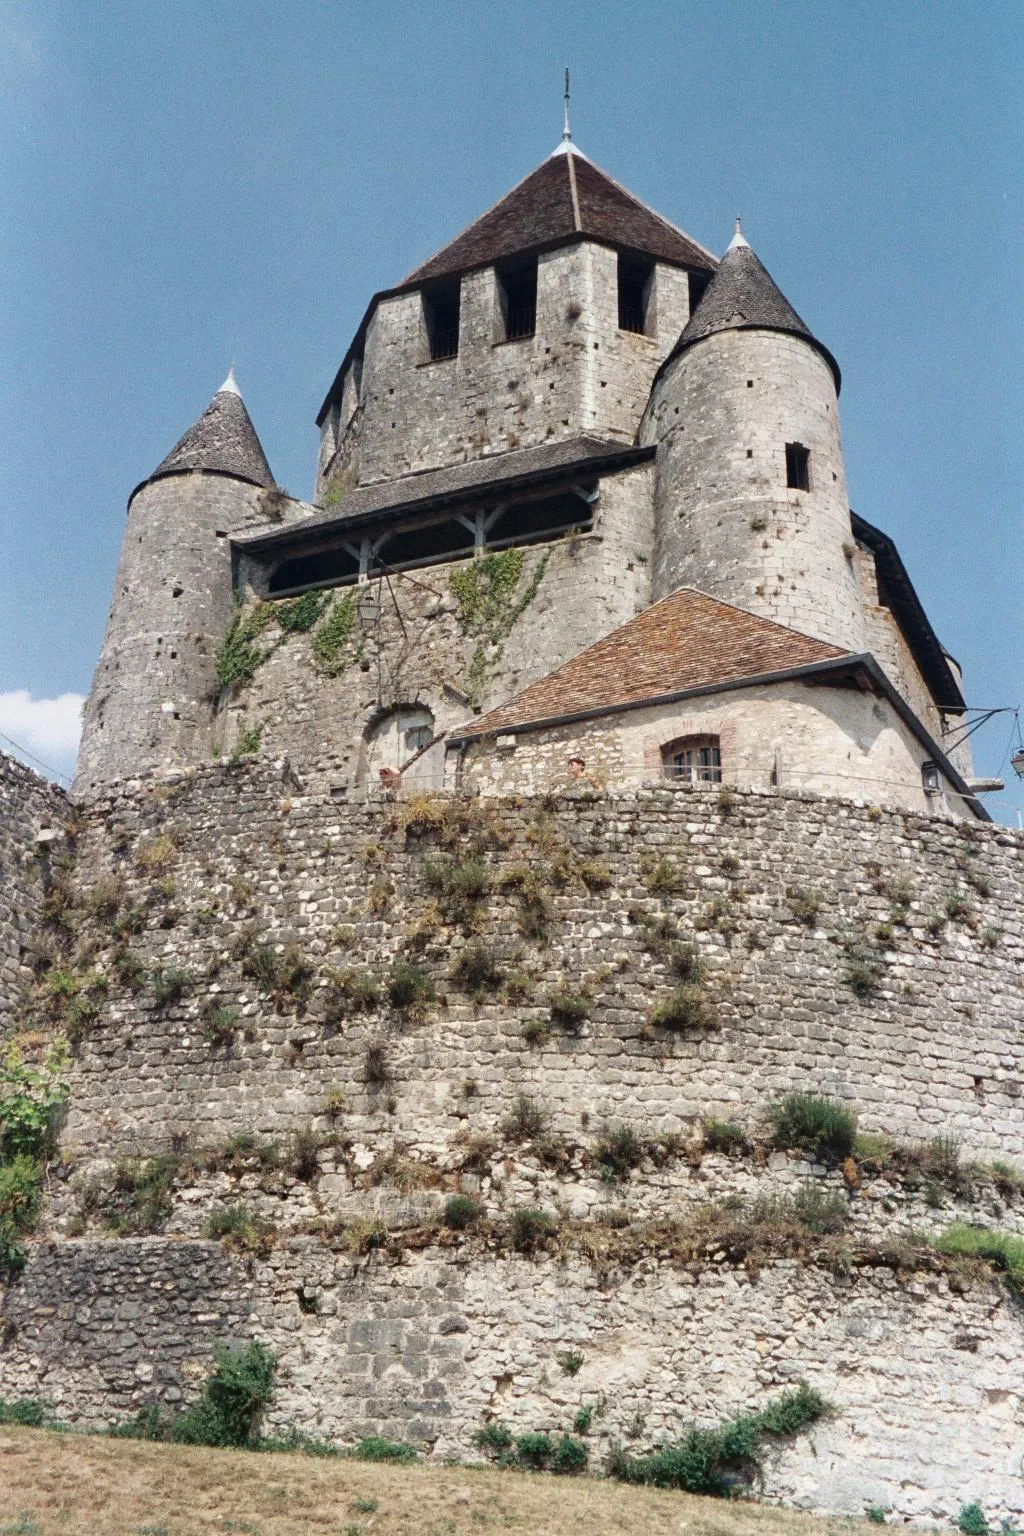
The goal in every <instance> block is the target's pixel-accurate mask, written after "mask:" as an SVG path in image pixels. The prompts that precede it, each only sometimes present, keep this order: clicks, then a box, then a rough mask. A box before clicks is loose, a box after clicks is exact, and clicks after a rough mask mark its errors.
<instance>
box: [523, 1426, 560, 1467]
mask: <svg viewBox="0 0 1024 1536" xmlns="http://www.w3.org/2000/svg"><path fill="white" fill-rule="evenodd" d="M554 1448H555V1447H554V1445H553V1443H552V1440H551V1436H550V1435H545V1434H536V1433H531V1434H525V1435H520V1436H519V1437H518V1439H517V1440H516V1459H517V1460H518V1462H519V1464H520V1465H521V1466H524V1467H533V1468H535V1469H536V1470H537V1471H538V1472H539V1471H540V1470H541V1469H542V1468H543V1467H546V1466H547V1464H548V1461H549V1460H550V1457H551V1453H552V1451H553V1450H554Z"/></svg>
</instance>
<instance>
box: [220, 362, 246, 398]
mask: <svg viewBox="0 0 1024 1536" xmlns="http://www.w3.org/2000/svg"><path fill="white" fill-rule="evenodd" d="M217 393H218V395H238V396H241V393H242V391H241V390H240V389H239V387H238V381H237V379H236V378H235V365H234V363H232V364H231V367H230V368H229V369H228V376H227V378H226V379H225V380H224V383H223V384H222V385H221V387H220V389H218V391H217Z"/></svg>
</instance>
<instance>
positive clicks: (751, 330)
mask: <svg viewBox="0 0 1024 1536" xmlns="http://www.w3.org/2000/svg"><path fill="white" fill-rule="evenodd" d="M838 391H839V368H838V366H837V364H836V362H835V359H834V358H833V357H832V355H831V353H830V352H829V351H828V350H827V348H825V347H824V346H822V344H821V342H819V341H818V340H817V339H816V338H815V337H814V336H813V335H812V334H811V332H810V331H809V330H808V328H807V326H806V325H805V324H804V323H803V321H802V320H801V319H800V317H799V315H797V314H796V312H795V311H794V310H793V309H792V307H791V306H790V304H789V303H788V302H787V300H786V299H785V298H784V297H783V295H782V294H781V293H780V291H779V289H778V288H777V287H776V285H775V283H774V282H773V281H772V278H771V277H770V276H769V274H768V273H767V271H766V270H765V268H764V267H763V266H762V265H761V263H760V261H759V260H758V258H757V256H756V255H755V254H754V252H753V250H752V249H751V247H750V246H749V245H748V243H747V241H746V240H745V239H744V238H743V235H742V233H741V232H740V229H739V221H738V220H737V229H736V234H735V236H734V238H733V240H732V243H731V244H730V246H729V248H728V250H727V252H726V254H725V256H724V257H723V259H722V262H721V264H720V266H719V268H718V271H717V272H716V273H715V276H714V277H713V278H712V280H711V282H710V284H709V285H708V288H707V290H706V292H705V293H704V296H703V298H702V299H701V301H700V304H699V305H698V307H697V308H696V310H695V311H694V313H693V315H692V316H691V318H690V319H689V321H688V322H687V324H686V326H685V328H684V330H683V332H682V335H681V336H680V338H679V341H678V343H677V344H676V346H675V348H674V350H673V351H672V353H671V354H670V355H669V357H668V358H667V359H666V361H665V363H664V364H663V366H662V368H661V369H660V371H659V374H658V377H657V379H656V380H655V383H654V387H653V390H652V393H651V401H650V405H649V406H648V409H647V412H646V414H645V418H644V422H643V425H642V428H641V438H640V440H641V442H645V443H656V444H657V481H656V490H655V518H656V543H655V562H654V594H653V595H654V598H655V600H657V599H658V598H661V597H664V596H665V595H667V594H668V593H669V592H672V591H673V590H674V589H675V588H677V587H680V586H684V585H692V586H696V587H700V588H701V589H702V590H703V591H705V592H708V593H710V594H712V595H713V596H715V597H718V598H722V599H724V600H725V601H728V602H731V603H735V604H736V605H737V606H739V607H741V608H745V609H748V610H749V611H750V612H751V613H758V614H762V615H764V617H766V618H769V619H774V620H775V621H776V622H778V623H780V624H786V625H789V626H790V627H792V628H793V629H797V630H800V631H802V632H804V633H806V634H810V635H814V636H815V637H816V638H818V639H822V640H827V641H830V642H831V643H833V644H835V645H840V646H842V647H843V648H844V649H848V650H851V651H860V650H862V649H863V648H864V639H865V636H864V619H863V610H862V605H861V597H860V592H859V588H858V581H857V574H856V564H855V555H856V547H855V544H854V538H853V533H852V532H851V527H850V513H849V502H848V501H847V494H846V475H845V471H844V467H843V450H842V443H841V440H840V434H839V415H838V407H837V397H838Z"/></svg>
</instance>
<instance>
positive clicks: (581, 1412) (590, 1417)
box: [572, 1403, 594, 1435]
mask: <svg viewBox="0 0 1024 1536" xmlns="http://www.w3.org/2000/svg"><path fill="white" fill-rule="evenodd" d="M593 1422H594V1405H593V1403H584V1404H583V1405H582V1407H580V1408H577V1410H576V1412H575V1414H574V1415H573V1421H572V1427H573V1429H574V1430H575V1431H576V1433H577V1434H578V1435H586V1434H589V1433H590V1426H591V1424H592V1423H593Z"/></svg>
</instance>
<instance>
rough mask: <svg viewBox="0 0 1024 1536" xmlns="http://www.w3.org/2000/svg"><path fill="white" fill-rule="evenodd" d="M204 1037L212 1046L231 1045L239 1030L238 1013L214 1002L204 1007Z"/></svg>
mask: <svg viewBox="0 0 1024 1536" xmlns="http://www.w3.org/2000/svg"><path fill="white" fill-rule="evenodd" d="M202 1018H203V1035H204V1036H205V1038H206V1040H207V1041H208V1042H209V1044H210V1045H215V1046H217V1045H230V1044H231V1042H232V1041H233V1040H234V1038H235V1031H236V1030H237V1028H238V1013H237V1011H236V1009H234V1008H230V1007H228V1005H227V1004H226V1003H218V1002H215V1001H213V1000H211V1001H209V1002H207V1003H206V1004H204V1006H203V1013H202Z"/></svg>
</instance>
